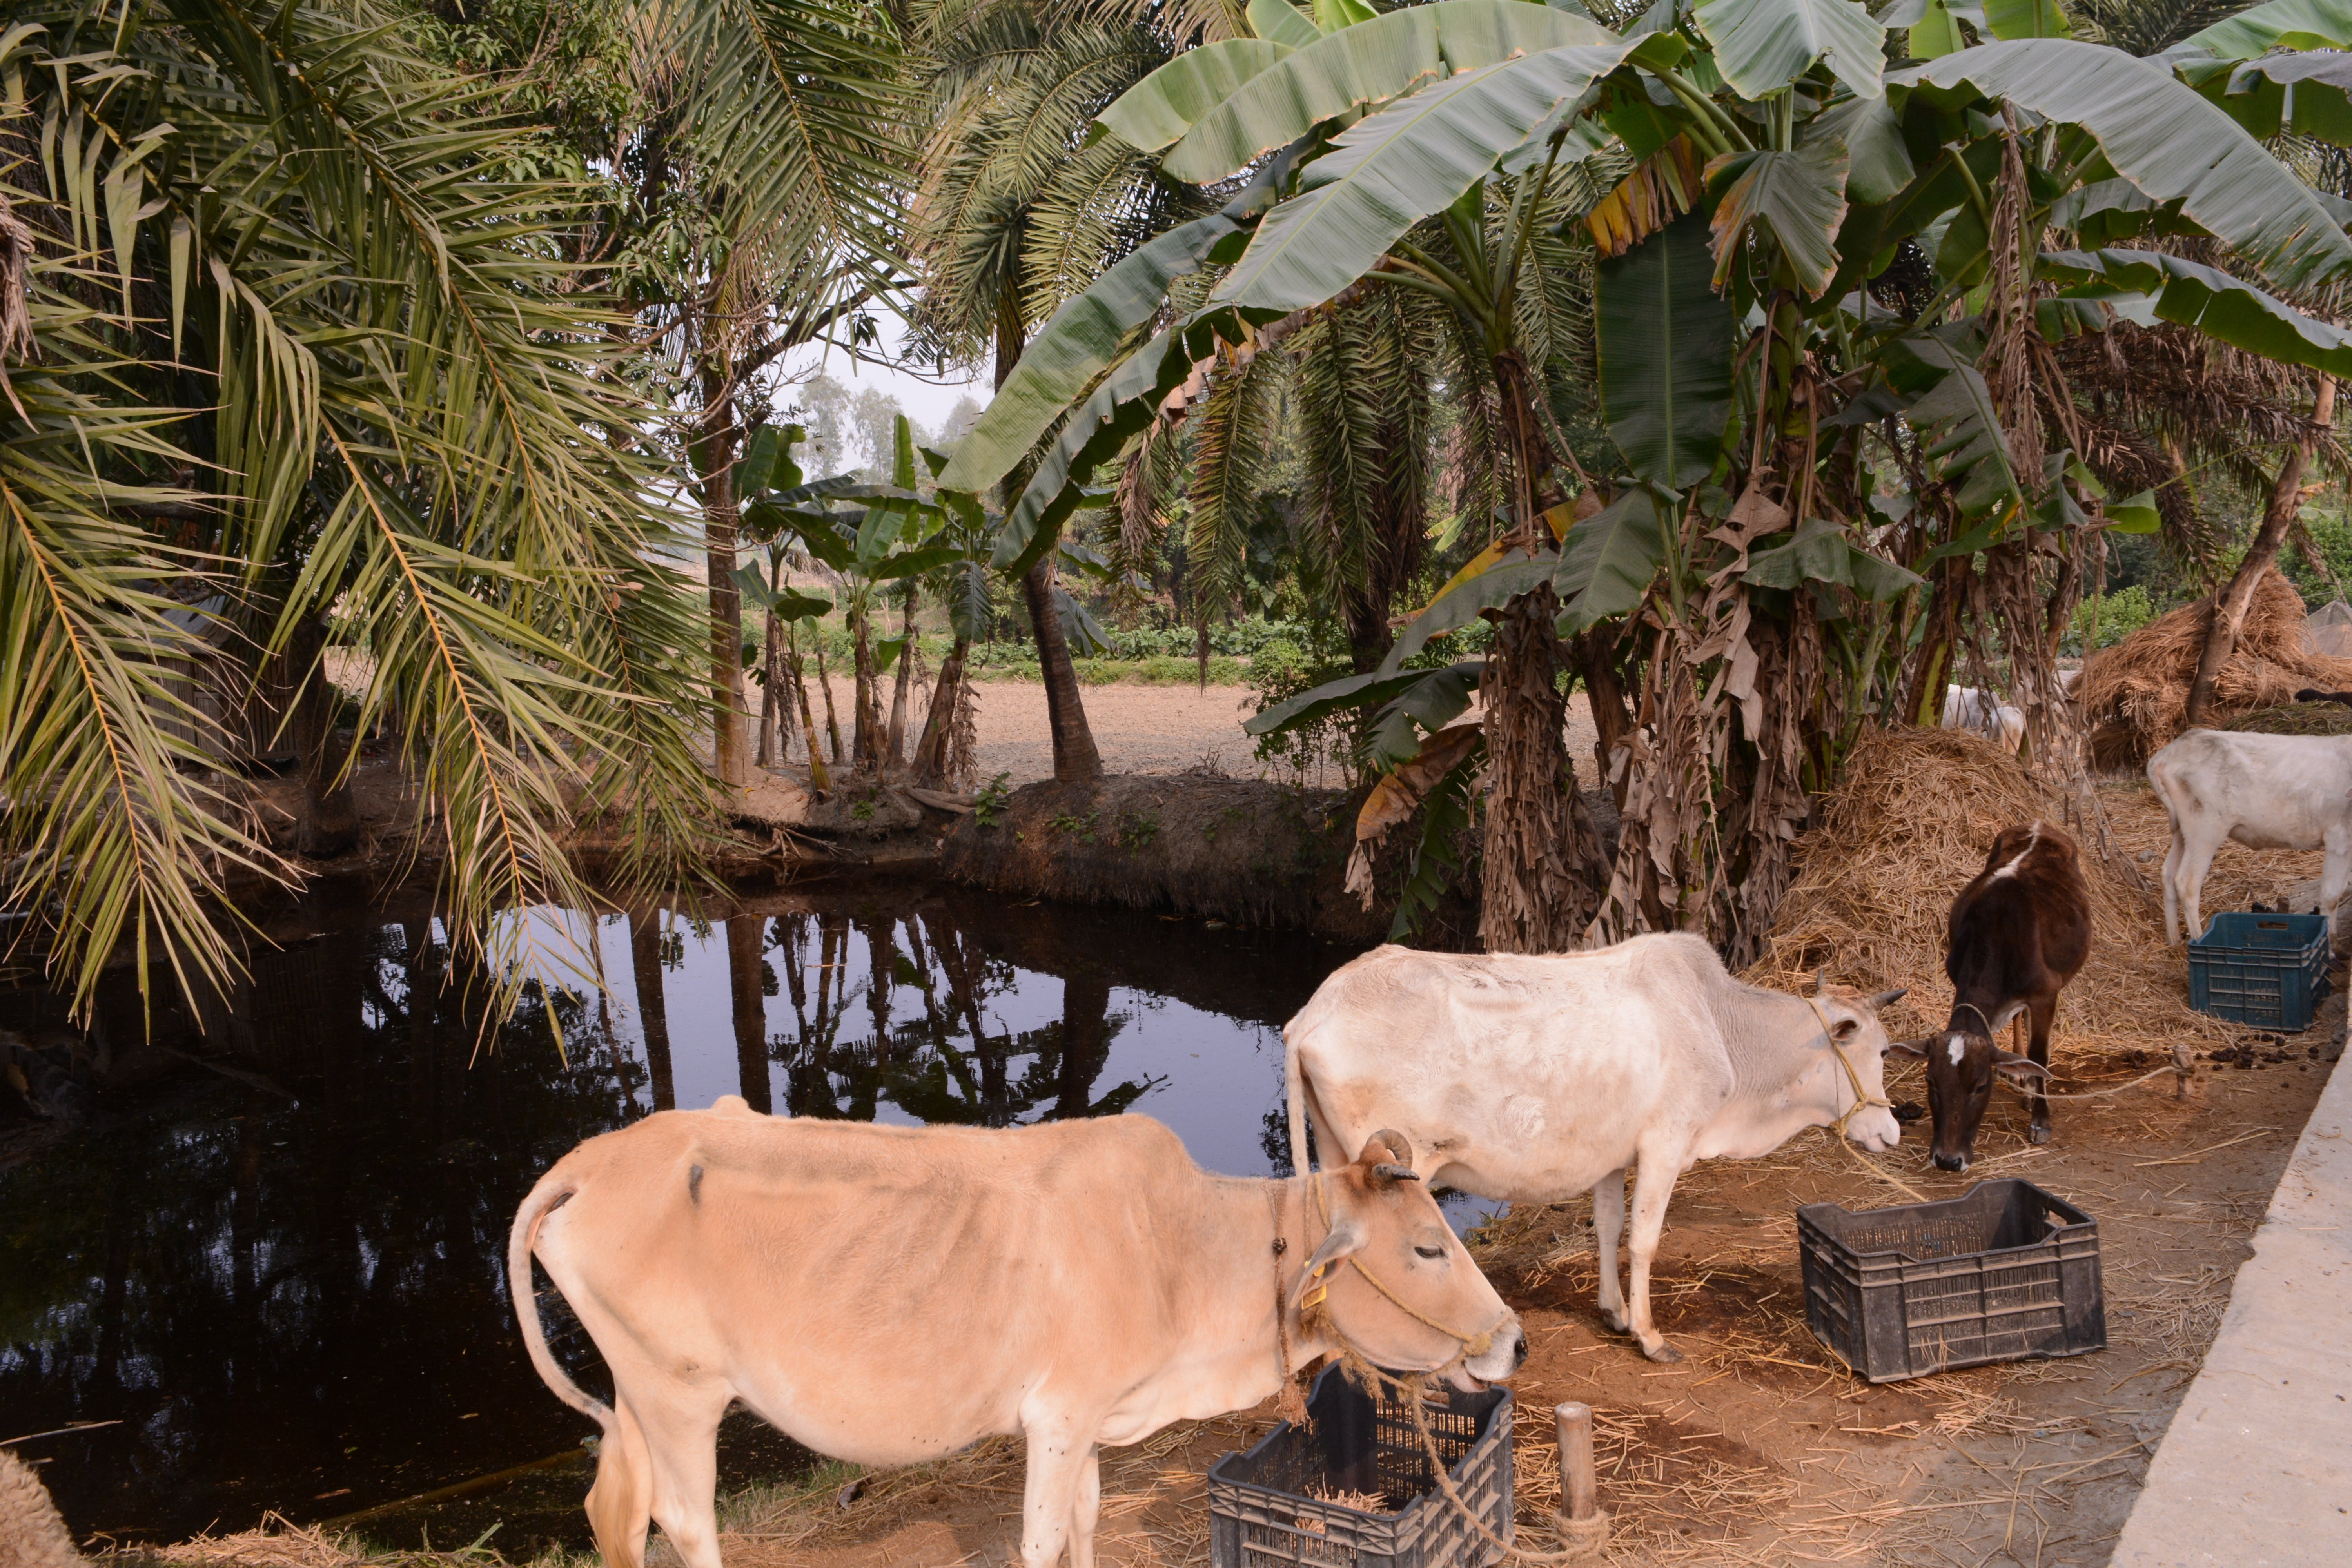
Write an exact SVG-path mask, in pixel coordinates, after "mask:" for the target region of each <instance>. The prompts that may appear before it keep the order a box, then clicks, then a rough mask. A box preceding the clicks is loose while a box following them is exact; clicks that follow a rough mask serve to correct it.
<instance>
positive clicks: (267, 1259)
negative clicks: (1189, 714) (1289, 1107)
mask: <svg viewBox="0 0 2352 1568" xmlns="http://www.w3.org/2000/svg"><path fill="white" fill-rule="evenodd" d="M272 918H274V919H278V920H279V922H280V923H279V925H278V926H277V927H274V928H273V930H274V931H276V935H277V940H278V941H279V942H283V943H284V944H285V945H284V946H283V947H282V948H280V949H278V950H277V951H268V952H261V953H259V954H257V956H256V958H255V961H254V963H253V973H252V977H251V979H249V980H247V981H246V982H243V983H241V984H239V985H238V986H237V987H236V989H235V991H234V992H233V993H232V994H228V995H226V996H224V997H221V998H218V999H216V1000H215V1001H214V1002H213V1003H212V1004H211V1005H206V1006H205V1007H204V1008H202V1009H200V1010H197V1011H196V1012H190V1011H189V1010H187V1009H185V1008H182V1007H180V1006H178V1005H176V1004H174V1003H173V1002H172V1001H171V1000H170V994H171V992H170V986H169V984H168V983H166V984H160V985H158V986H157V988H156V995H157V997H158V999H159V1005H158V1008H157V1011H156V1014H155V1017H154V1028H153V1033H152V1038H151V1037H150V1036H149V1034H148V1032H147V1030H146V1028H145V1027H144V1026H143V1025H142V1013H141V1004H140V1001H139V997H138V994H137V990H136V987H135V985H134V984H132V981H131V975H130V974H129V973H118V974H116V975H113V976H111V977H110V981H109V984H108V987H107V989H106V991H105V993H104V994H103V995H102V996H101V998H100V1005H99V1012H98V1019H97V1025H96V1026H95V1028H94V1029H92V1030H91V1031H89V1032H88V1033H87V1034H86V1035H76V1036H75V1039H76V1041H77V1047H76V1048H77V1049H78V1050H79V1051H80V1053H81V1054H80V1055H79V1057H77V1058H76V1059H77V1061H78V1062H79V1063H80V1066H79V1067H78V1068H77V1070H78V1071H81V1072H84V1074H85V1076H86V1077H87V1078H88V1082H87V1084H86V1086H85V1087H86V1088H87V1090H88V1094H89V1102H90V1104H91V1105H92V1107H93V1113H92V1115H91V1118H90V1120H89V1121H88V1122H87V1123H85V1124H84V1125H83V1126H82V1127H80V1128H79V1130H78V1131H73V1132H71V1133H69V1134H67V1135H63V1136H58V1135H55V1134H46V1135H44V1134H41V1132H40V1129H39V1128H38V1127H37V1125H36V1124H35V1123H33V1122H32V1121H30V1119H29V1118H28V1117H27V1116H26V1114H25V1113H23V1112H22V1111H21V1110H18V1108H17V1107H16V1105H15V1104H14V1103H13V1102H11V1101H10V1100H9V1097H8V1091H6V1090H5V1089H0V1412H5V1415H0V1438H5V1437H12V1436H16V1435H17V1434H20V1433H26V1432H37V1431H42V1430H44V1429H47V1428H49V1427H54V1426H67V1425H68V1424H70V1423H74V1422H78V1421H113V1422H118V1423H120V1425H118V1426H108V1427H103V1428H100V1429H96V1430H94V1431H92V1432H90V1433H89V1434H86V1435H82V1436H68V1437H60V1438H56V1439H43V1440H40V1441H37V1442H35V1443H31V1444H26V1445H21V1446H19V1447H16V1450H15V1451H16V1452H18V1453H19V1454H21V1455H23V1456H24V1457H25V1458H28V1459H32V1460H36V1461H46V1462H47V1463H46V1464H45V1468H44V1475H45V1477H46V1478H47V1479H48V1481H49V1483H50V1485H51V1486H52V1488H53V1489H55V1490H56V1491H57V1493H58V1500H59V1502H60V1504H61V1505H62V1506H63V1508H64V1509H65V1511H66V1514H67V1518H68V1522H69V1523H70V1524H71V1525H72V1527H73V1528H74V1529H75V1530H76V1531H78V1532H79V1533H81V1534H83V1535H85V1536H87V1535H88V1534H89V1532H91V1531H100V1530H104V1531H119V1532H121V1533H122V1534H124V1535H125V1536H127V1537H129V1538H131V1539H151V1540H152V1539H155V1538H157V1537H163V1538H177V1537H182V1536H185V1535H187V1534H190V1533H193V1532H194V1531H197V1530H200V1529H203V1528H205V1527H207V1526H212V1525H215V1524H217V1525H218V1526H219V1527H220V1528H223V1529H236V1528H239V1527H242V1526H244V1525H247V1524H250V1523H252V1522H254V1521H257V1519H258V1518H259V1516H260V1514H261V1512H262V1511H263V1510H265V1509H276V1510H282V1511H284V1512H286V1513H287V1514H288V1515H289V1517H292V1518H294V1519H297V1520H299V1521H312V1520H318V1519H322V1518H328V1517H332V1516H335V1515H339V1514H342V1513H346V1512H350V1511H353V1510H361V1509H365V1508H369V1507H372V1506H373V1505H376V1504H380V1503H384V1502H389V1501H392V1500H397V1499H400V1498H404V1497H410V1496H414V1495H415V1494H416V1493H419V1492H422V1491H425V1490H427V1489H432V1488H436V1487H440V1486H445V1485H447V1484H448V1483H450V1482H452V1481H456V1480H461V1479H467V1478H469V1477H475V1476H479V1475H482V1474H485V1473H487V1472H489V1471H494V1470H499V1469H503V1468H507V1467H509V1466H512V1465H515V1464H518V1463H521V1462H525V1461H529V1460H532V1459H537V1458H541V1457H543V1456H548V1455H551V1454H555V1453H558V1452H560V1451H562V1450H565V1449H570V1448H573V1447H575V1446H576V1445H577V1444H578V1442H579V1440H580V1438H581V1436H583V1426H582V1424H581V1423H580V1422H579V1421H578V1420H577V1419H576V1418H575V1417H574V1416H573V1415H572V1414H571V1413H570V1412H569V1411H567V1410H565V1409H564V1408H563V1407H562V1406H561V1405H558V1404H557V1403H556V1402H555V1401H554V1400H553V1399H551V1398H550V1397H549V1396H548V1394H547V1393H546V1391H545V1389H544V1388H543V1387H542V1386H541V1384H540V1382H539V1380H538V1378H537V1376H536V1375H535V1374H534V1373H532V1372H531V1371H530V1367H529V1365H528V1363H527V1362H526V1361H525V1360H524V1358H523V1356H522V1354H521V1352H520V1345H519V1342H518V1341H517V1338H516V1335H515V1333H514V1330H513V1319H512V1316H511V1314H510V1312H509V1309H508V1305H507V1301H506V1299H505V1284H504V1276H503V1269H504V1255H505V1247H506V1235H507V1226H508V1223H509V1220H510V1218H511V1216H512V1215H513V1213H514V1208H515V1205H516V1204H518V1203H519V1202H520V1199H521V1196H522V1194H523V1193H524V1192H526V1191H527V1190H528V1189H529V1188H530V1184H531V1183H532V1182H533V1181H535V1180H536V1179H537V1178H538V1176H539V1174H540V1173H541V1172H542V1171H544V1170H545V1169H546V1168H547V1166H548V1165H549V1164H550V1163H552V1162H553V1161H554V1160H556V1159H557V1158H559V1157H560V1156H561V1155H562V1153H563V1152H565V1151H566V1150H568V1149H570V1148H571V1147H572V1145H573V1144H575V1143H577V1142H579V1141H580V1140H582V1139H583V1138H587V1137H592V1136H593V1135H595V1134H596V1133H598V1132H601V1131H608V1130H610V1129H613V1128H615V1127H618V1126H622V1125H625V1123H627V1122H628V1121H633V1120H635V1119H636V1118H639V1117H642V1116H645V1115H646V1114H649V1113H650V1112H652V1111H653V1110H661V1109H669V1108H672V1107H674V1106H677V1105H686V1106H703V1105H708V1104H709V1102H710V1100H711V1099H712V1098H713V1097H714V1096H716V1095H718V1094H720V1093H726V1092H740V1093H741V1094H743V1096H744V1098H745V1099H746V1100H750V1101H751V1103H752V1104H754V1105H766V1104H770V1103H773V1104H774V1106H775V1108H776V1109H777V1110H780V1111H785V1112H789V1113H791V1114H793V1115H801V1116H824V1117H840V1118H860V1119H875V1118H880V1119H883V1120H889V1121H935V1122H955V1123H964V1124H971V1125H982V1126H1009V1125H1012V1124H1014V1123H1017V1122H1027V1121H1041V1120H1045V1119H1049V1118H1053V1117H1057V1116H1099V1115H1109V1114H1113V1113H1116V1112H1118V1111H1121V1110H1129V1109H1137V1110H1152V1111H1155V1112H1156V1113H1158V1114H1160V1115H1161V1116H1162V1117H1163V1118H1165V1119H1166V1120H1168V1121H1170V1122H1171V1125H1173V1126H1175V1127H1176V1129H1177V1131H1179V1132H1180V1133H1181V1135H1182V1136H1183V1137H1184V1138H1185V1139H1186V1140H1187V1142H1189V1143H1191V1144H1192V1146H1193V1148H1194V1150H1195V1152H1196V1153H1198V1154H1199V1155H1200V1157H1201V1158H1202V1161H1203V1163H1207V1164H1209V1165H1211V1166H1212V1168H1215V1169H1223V1170H1228V1171H1234V1172H1241V1173H1246V1172H1254V1171H1262V1170H1264V1169H1265V1164H1264V1163H1263V1158H1262V1156H1261V1155H1260V1154H1259V1152H1258V1151H1257V1148H1256V1136H1255V1134H1256V1130H1257V1127H1258V1125H1259V1122H1260V1121H1261V1119H1262V1118H1263V1117H1264V1116H1265V1114H1266V1113H1267V1111H1268V1110H1269V1109H1270V1108H1278V1100H1279V1094H1280V1073H1281V1057H1280V1043H1279V1037H1278V1035H1277V1034H1276V1032H1275V1026H1276V1025H1278V1023H1279V1021H1280V1020H1281V1019H1283V1018H1285V1017H1286V1016H1288V1015H1289V1014H1290V1013H1291V1012H1292V1011H1295V1010H1296V1008H1297V1006H1298V1005H1300V1004H1301V1003H1303V1002H1304V1000H1305V999H1306V996H1307V994H1308V993H1309V992H1311V991H1312V989H1313V987H1314V984H1316V982H1317V981H1318V980H1319V979H1320V978H1321V976H1322V974H1323V973H1327V972H1328V969H1329V968H1330V966H1331V965H1332V964H1334V963H1338V962H1339V960H1340V959H1342V958H1344V957H1345V956H1346V955H1345V953H1344V952H1338V951H1336V950H1333V949H1330V948H1328V947H1326V946H1324V945H1322V944H1320V943H1316V942H1308V941H1307V940H1305V939H1289V938H1278V937H1273V936H1268V935H1265V934H1263V933H1247V934H1244V933H1237V932H1207V931H1202V929H1201V928H1200V927H1198V926H1197V925H1181V924H1172V923H1166V922H1160V921H1155V920H1153V919H1152V918H1151V917H1149V916H1137V915H1123V914H1114V913H1106V912H1104V911H1099V910H1055V909H1052V908H1027V909H1020V910H1007V909H1005V908H1004V907H1003V906H1002V905H1000V904H998V903H997V902H995V901H994V900H986V899H982V898H978V897H976V896H970V895H963V894H958V893H951V892H950V893H930V892H926V891H924V890H922V889H915V890H914V891H912V892H908V891H903V890H895V889H894V890H888V891H886V892H884V893H880V894H871V893H869V894H864V895H857V894H830V895H827V894H820V895H814V896H811V895H793V894H777V895H771V896H770V897H768V898H767V899H766V900H764V907H763V909H761V910H759V911H758V912H751V911H739V912H736V913H734V914H733V915H731V916H730V917H728V918H725V919H723V920H721V921H712V922H709V923H705V922H701V921H697V920H695V919H694V918H692V917H690V916H688V915H684V914H681V913H677V912H665V911H659V910H636V911H633V912H631V913H629V914H626V915H614V916H611V917H607V918H606V919H605V920H604V921H601V922H600V924H599V935H600V938H601V940H602V945H603V950H604V973H605V975H606V977H607V979H608V981H609V983H610V984H612V986H613V987H614V997H613V999H612V1000H611V1002H609V1003H607V1002H606V1001H604V1000H603V999H601V998H593V997H589V996H584V995H582V994H576V993H574V992H571V991H565V990H562V989H560V988H555V987H552V986H551V988H550V989H548V990H547V991H545V992H540V991H533V992H532V993H531V994H529V995H527V996H526V998H525V1000H524V1003H523V1005H522V1006H521V1008H520V1010H519V1011H518V1012H517V1013H516V1014H515V1015H514V1016H512V1017H511V1018H509V1020H507V1021H506V1022H504V1023H503V1024H499V1025H498V1026H488V1027H486V1021H485V1018H484V1014H483V1008H484V1004H485V1002H486V1000H487V998H488V995H489V993H490V989H491V987H490V984H489V982H490V977H489V976H488V975H487V974H485V973H480V972H479V971H478V970H476V971H472V972H467V971H465V970H463V969H458V970H454V971H453V970H452V968H451V967H450V958H449V944H448V942H447V941H446V932H445V931H443V929H442V928H441V926H440V924H439V922H438V921H437V920H436V918H435V917H434V915H433V913H432V911H431V910H430V908H429V906H428V905H427V903H426V901H425V899H424V898H423V897H422V896H411V895H406V894H403V893H399V892H394V894H392V895H389V902H381V901H380V902H376V903H373V904H370V903H367V902H362V901H361V900H359V899H357V898H352V899H350V900H345V901H343V902H335V901H333V900H328V899H325V898H320V899H315V900H310V901H309V902H307V903H305V904H303V905H301V906H299V909H297V910H294V911H292V912H290V913H288V912H284V911H281V913H280V915H279V916H275V917H272ZM539 918H548V917H543V916H542V917H539ZM1056 986H1058V988H1059V995H1058V997H1056V995H1055V987H1056ZM722 987H723V989H722ZM1114 992H1116V995H1114ZM1057 1014H1058V1016H1056V1015H1057ZM551 1023H552V1024H553V1025H556V1026H560V1035H561V1039H562V1049H561V1053H560V1054H559V1049H558V1046H557V1037H558V1029H557V1028H555V1027H551ZM65 1024H66V1019H65V1017H64V1014H63V1010H62V1007H61V1005H59V1004H58V1002H57V1001H56V999H54V998H51V997H47V996H46V995H44V994H40V993H37V992H28V991H17V992H13V993H11V992H0V1027H5V1028H8V1029H11V1030H14V1031H16V1033H18V1034H19V1035H21V1036H23V1037H25V1038H26V1039H27V1040H33V1041H38V1040H41V1039H55V1038H60V1037H63V1028H64V1026H65ZM59 1059H63V1058H62V1057H60V1058H59ZM1114 1060H1116V1061H1117V1062H1118V1064H1120V1065H1119V1066H1118V1067H1117V1068H1114V1066H1113V1063H1114ZM36 1138H42V1139H45V1141H42V1142H37V1144H36V1143H35V1142H31V1141H32V1140H35V1139H36ZM28 1147H30V1148H33V1149H34V1152H31V1153H29V1154H21V1153H20V1154H18V1155H15V1156H12V1155H10V1154H9V1153H8V1152H7V1151H8V1150H11V1149H16V1150H19V1151H21V1150H24V1149H26V1148H28ZM549 1305H550V1308H551V1310H560V1309H556V1308H554V1304H553V1303H552V1302H551V1303H550V1304H549ZM551 1322H568V1319H556V1318H552V1317H551ZM559 1353H562V1354H563V1355H564V1356H565V1358H566V1359H567V1360H568V1361H570V1362H571V1363H572V1364H574V1365H575V1367H576V1368H577V1369H578V1373H579V1375H580V1376H581V1377H582V1379H583V1382H584V1383H586V1384H589V1385H590V1386H592V1387H593V1386H595V1385H596V1384H597V1383H598V1382H599V1381H601V1379H600V1376H599V1373H600V1371H601V1369H599V1368H597V1367H595V1366H594V1364H593V1349H592V1347H589V1346H588V1345H587V1344H586V1343H585V1342H584V1341H583V1339H581V1338H580V1337H579V1336H578V1334H577V1331H576V1330H574V1331H572V1333H571V1334H570V1335H569V1336H568V1337H564V1338H562V1339H561V1340H560V1342H559ZM731 1452H732V1454H733V1456H734V1457H733V1458H732V1459H730V1464H731V1465H732V1466H733V1469H732V1471H731V1472H730V1473H731V1474H732V1475H734V1476H735V1477H736V1478H737V1479H741V1478H742V1477H744V1476H746V1475H749V1474H753V1473H767V1474H773V1473H776V1469H777V1467H778V1466H780V1465H782V1464H784V1463H787V1462H788V1461H786V1460H785V1459H783V1458H782V1457H780V1454H779V1452H778V1451H777V1450H776V1449H775V1448H773V1447H770V1448H768V1449H766V1450H762V1451H759V1452H753V1453H750V1454H748V1457H747V1451H746V1450H745V1449H744V1448H743V1447H741V1446H740V1444H739V1445H738V1447H736V1448H735V1449H733V1450H731ZM762 1467H765V1468H764V1469H763V1468H762ZM582 1484H583V1483H582V1482H581V1480H580V1479H579V1478H578V1477H575V1476H571V1475H569V1474H566V1475H564V1476H563V1477H562V1479H561V1484H560V1485H557V1486H552V1487H551V1489H550V1491H549V1494H548V1501H547V1511H546V1512H545V1514H543V1515H539V1516H531V1517H530V1518H526V1517H524V1516H523V1515H522V1514H521V1513H519V1512H518V1511H517V1509H516V1507H515V1506H514V1505H513V1504H512V1502H511V1500H510V1499H507V1498H506V1497H505V1494H501V1495H500V1497H499V1498H493V1499H487V1500H483V1501H482V1502H481V1503H480V1505H479V1506H480V1507H481V1508H482V1509H483V1510H488V1511H487V1513H486V1514H484V1513H477V1514H475V1515H470V1516H466V1517H467V1518H471V1519H472V1520H474V1521H475V1522H473V1523H472V1524H470V1525H469V1526H467V1528H466V1529H465V1531H464V1534H465V1538H467V1539H470V1538H471V1536H472V1535H473V1534H476V1533H478V1532H479V1531H480V1529H482V1528H486V1527H487V1524H488V1522H489V1521H491V1520H496V1519H504V1520H506V1521H507V1528H506V1529H505V1530H504V1531H501V1533H500V1535H499V1538H498V1544H499V1546H500V1548H501V1549H502V1550H503V1551H505V1552H507V1554H508V1555H509V1556H510V1557H517V1558H520V1557H527V1556H529V1555H530V1551H531V1550H532V1549H533V1547H534V1543H535V1542H538V1541H539V1540H541V1539H543V1538H546V1537H549V1536H556V1537H560V1538H562V1539H565V1540H568V1541H571V1542H572V1543H573V1544H578V1543H579V1540H580V1515H579V1513H578V1497H579V1490H580V1487H581V1485H582ZM443 1517H444V1516H442V1515H437V1514H436V1515H435V1516H434V1522H433V1525H432V1528H433V1534H434V1539H435V1540H436V1541H442V1540H445V1539H446V1533H445V1526H444V1524H443V1523H442V1522H440V1521H441V1520H442V1518H443ZM462 1522H463V1521H462V1520H457V1519H453V1520H452V1521H451V1522H450V1523H449V1524H448V1525H447V1527H446V1530H447V1531H456V1530H457V1528H458V1525H459V1524H460V1523H462ZM370 1528H371V1529H375V1528H377V1526H375V1525H373V1524H372V1525H371V1526H370ZM382 1528H383V1531H385V1533H384V1535H383V1538H384V1539H387V1540H391V1539H397V1540H399V1541H401V1542H414V1541H415V1539H416V1530H417V1528H418V1525H417V1523H416V1522H415V1516H413V1515H405V1514H404V1515H396V1516H393V1517H392V1519H391V1520H389V1521H385V1522H384V1523H383V1526H382Z"/></svg>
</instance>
